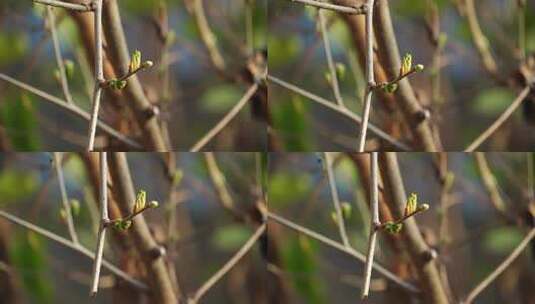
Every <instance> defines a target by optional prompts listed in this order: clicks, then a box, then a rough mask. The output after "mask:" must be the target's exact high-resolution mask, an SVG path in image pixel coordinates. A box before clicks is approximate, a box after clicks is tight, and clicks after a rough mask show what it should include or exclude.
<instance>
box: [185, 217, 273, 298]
mask: <svg viewBox="0 0 535 304" xmlns="http://www.w3.org/2000/svg"><path fill="white" fill-rule="evenodd" d="M265 231H266V223H264V224H262V225H260V226H259V227H258V228H257V229H256V231H255V233H254V234H253V235H252V236H251V237H250V238H249V239H248V240H247V242H245V244H243V246H242V247H241V248H240V249H239V250H238V251H237V252H236V253H235V254H234V255H233V256H232V258H230V260H228V262H227V263H225V265H223V267H221V268H220V269H219V270H218V271H217V272H216V273H215V274H214V275H213V276H212V277H210V279H208V280H207V281H206V282H205V283H204V284H203V285H202V286H201V287H200V288H199V289H197V291H196V292H195V293H194V294H193V296H191V297H190V298H189V299H188V304H196V303H198V302H199V300H200V299H201V298H202V296H204V295H205V294H206V293H207V292H208V291H209V290H210V289H211V288H212V287H213V286H214V285H215V284H216V283H217V282H219V280H220V279H221V278H222V277H223V276H224V275H225V274H227V273H228V272H229V271H230V270H231V269H232V268H233V267H234V266H236V264H237V263H238V262H239V261H240V260H241V259H242V258H243V257H244V256H245V255H246V254H247V253H248V252H249V251H250V250H251V248H252V247H253V245H254V244H255V243H256V241H257V240H258V239H259V238H260V237H261V236H262V234H263V233H264V232H265Z"/></svg>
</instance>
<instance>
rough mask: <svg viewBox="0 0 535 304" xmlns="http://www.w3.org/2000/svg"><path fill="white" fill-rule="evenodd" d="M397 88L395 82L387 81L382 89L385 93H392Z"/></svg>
mask: <svg viewBox="0 0 535 304" xmlns="http://www.w3.org/2000/svg"><path fill="white" fill-rule="evenodd" d="M397 89H398V84H397V83H387V84H386V85H385V86H384V87H383V90H384V91H385V92H386V93H394V92H395V91H396V90H397Z"/></svg>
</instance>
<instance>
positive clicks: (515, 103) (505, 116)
mask: <svg viewBox="0 0 535 304" xmlns="http://www.w3.org/2000/svg"><path fill="white" fill-rule="evenodd" d="M529 91H530V88H529V87H525V88H524V89H523V90H522V92H520V94H519V95H518V96H517V97H516V99H515V100H514V101H513V102H512V103H511V104H510V105H509V106H508V107H507V109H505V111H503V113H502V114H501V115H500V116H499V117H498V118H497V119H496V120H495V121H494V122H493V123H492V125H490V126H489V127H488V128H487V129H486V130H485V131H484V132H483V133H481V135H479V136H478V137H477V138H476V139H475V140H474V141H473V142H472V143H471V144H470V145H468V147H467V148H466V149H465V150H464V152H473V151H474V150H475V149H477V148H478V147H479V146H480V145H481V144H482V143H483V142H484V141H485V140H487V139H488V138H489V137H490V136H491V135H492V134H494V132H496V130H498V128H500V127H501V125H502V124H503V123H504V122H505V121H506V120H507V119H508V118H509V116H511V115H512V114H513V112H514V111H515V110H516V109H517V108H518V107H519V106H520V104H521V103H522V101H524V98H526V96H528V94H529Z"/></svg>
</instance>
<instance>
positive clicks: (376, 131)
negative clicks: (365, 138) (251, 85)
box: [267, 74, 411, 151]
mask: <svg viewBox="0 0 535 304" xmlns="http://www.w3.org/2000/svg"><path fill="white" fill-rule="evenodd" d="M267 80H268V81H271V82H272V83H274V84H277V85H279V86H281V87H283V88H285V89H288V90H290V91H292V92H294V93H296V94H299V95H301V96H303V97H306V98H308V99H310V100H312V101H314V102H316V103H318V104H320V105H322V106H324V107H326V108H328V109H331V110H333V111H335V112H338V113H340V114H342V115H344V116H346V117H347V118H349V119H351V120H352V121H354V122H355V123H357V124H361V123H362V118H361V117H360V116H359V115H357V114H355V113H353V112H351V111H349V110H348V109H347V108H342V107H339V106H338V105H336V104H335V103H333V102H332V101H329V100H327V99H324V98H322V97H320V96H317V95H314V94H312V93H310V92H308V91H306V90H304V89H301V88H300V87H298V86H296V85H293V84H291V83H288V82H286V81H284V80H282V79H279V78H277V77H275V76H273V75H269V74H268V75H267ZM368 128H369V129H370V131H371V132H372V133H374V134H375V135H376V136H377V137H379V138H381V139H383V140H385V141H386V142H388V143H390V144H391V145H393V146H395V147H396V148H398V149H400V150H402V151H410V150H411V148H410V147H409V146H407V145H406V144H404V143H402V142H399V141H398V140H396V139H395V138H393V137H392V136H390V135H389V134H388V133H386V132H384V131H382V130H381V129H379V128H378V127H376V126H375V125H373V124H371V123H370V124H369V127H368Z"/></svg>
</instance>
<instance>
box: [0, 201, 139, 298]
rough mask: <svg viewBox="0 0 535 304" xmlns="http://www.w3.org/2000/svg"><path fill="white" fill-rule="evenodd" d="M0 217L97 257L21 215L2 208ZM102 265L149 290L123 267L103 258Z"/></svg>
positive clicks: (87, 255) (80, 245) (133, 284)
mask: <svg viewBox="0 0 535 304" xmlns="http://www.w3.org/2000/svg"><path fill="white" fill-rule="evenodd" d="M0 217H2V218H4V219H6V220H8V221H10V222H12V223H14V224H16V225H19V226H22V227H24V228H26V229H28V230H30V231H33V232H35V233H37V234H39V235H41V236H43V237H45V238H47V239H49V240H51V241H54V242H56V243H58V244H61V245H63V246H65V247H67V248H70V249H72V250H74V251H76V252H79V253H81V254H83V255H84V256H86V257H88V258H90V259H92V260H94V259H95V254H94V253H93V252H91V251H90V250H89V249H87V248H85V247H84V246H83V245H82V244H80V243H78V244H75V243H74V242H73V241H71V240H69V239H66V238H64V237H61V236H59V235H57V234H55V233H53V232H51V231H49V230H46V229H44V228H41V227H39V226H37V225H34V224H32V223H30V222H27V221H25V220H23V219H21V218H19V217H16V216H14V215H12V214H9V213H7V212H5V211H2V210H0ZM102 266H104V268H106V269H108V270H109V271H111V272H112V273H113V274H115V275H117V276H118V277H120V278H121V279H123V280H125V281H126V282H128V283H129V284H131V285H132V286H134V287H136V288H139V289H142V290H148V286H147V285H145V284H144V283H143V282H140V281H138V280H136V279H134V278H132V277H131V276H130V275H128V274H127V273H125V272H124V271H122V270H121V269H119V268H118V267H116V266H114V265H113V264H112V263H110V262H108V261H107V260H104V259H103V260H102Z"/></svg>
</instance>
